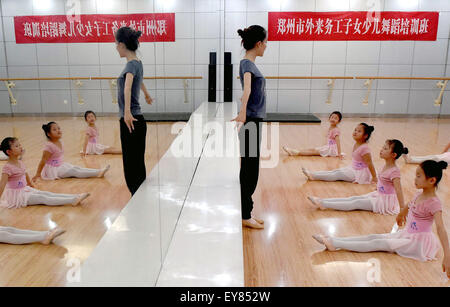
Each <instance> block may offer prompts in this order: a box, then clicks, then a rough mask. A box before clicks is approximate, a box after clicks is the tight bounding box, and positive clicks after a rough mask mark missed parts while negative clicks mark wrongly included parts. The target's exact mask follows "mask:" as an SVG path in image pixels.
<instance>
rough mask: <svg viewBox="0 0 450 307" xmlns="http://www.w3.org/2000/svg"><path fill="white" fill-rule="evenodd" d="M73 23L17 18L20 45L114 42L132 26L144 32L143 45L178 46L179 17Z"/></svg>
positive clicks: (87, 18)
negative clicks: (159, 43) (117, 32)
mask: <svg viewBox="0 0 450 307" xmlns="http://www.w3.org/2000/svg"><path fill="white" fill-rule="evenodd" d="M78 17H79V19H78V21H69V19H68V18H67V16H66V15H49V16H16V17H14V29H15V33H16V43H17V44H35V43H106V42H114V41H115V38H114V33H115V32H116V31H117V29H119V28H121V27H123V26H128V27H131V28H134V29H135V30H138V31H141V32H142V36H141V37H140V38H139V41H140V42H174V41H175V14H174V13H152V14H123V15H105V14H102V15H99V14H92V15H80V16H78Z"/></svg>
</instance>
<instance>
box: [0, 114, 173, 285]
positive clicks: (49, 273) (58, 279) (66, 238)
mask: <svg viewBox="0 0 450 307" xmlns="http://www.w3.org/2000/svg"><path fill="white" fill-rule="evenodd" d="M47 121H56V122H57V123H58V124H59V125H60V126H61V128H62V131H63V139H62V141H63V144H64V150H65V161H66V162H70V163H72V164H75V165H80V166H85V167H93V168H98V167H103V166H105V165H106V164H110V165H111V170H110V171H109V172H108V173H107V175H106V177H105V179H64V180H59V181H52V182H48V181H41V183H40V184H38V188H39V189H42V190H47V191H52V192H61V193H81V192H86V191H88V192H91V194H92V196H91V197H90V198H88V199H87V200H86V201H85V202H84V203H83V205H81V206H79V207H71V206H62V207H47V206H30V207H26V208H21V209H4V208H0V225H1V226H13V227H18V228H24V229H33V230H48V229H49V225H52V224H53V223H56V224H57V225H58V226H60V227H62V228H64V229H66V230H67V233H66V234H64V235H63V236H61V237H60V238H58V239H57V240H56V243H57V244H55V245H50V246H42V245H40V244H33V245H7V244H0V286H60V285H64V284H65V282H66V274H67V271H68V270H69V267H68V266H67V261H68V260H69V259H71V258H78V259H79V260H80V261H81V262H82V261H84V260H85V259H86V258H87V257H88V256H89V255H90V253H91V252H92V250H93V249H94V247H95V246H96V245H97V243H98V241H99V240H100V239H101V237H102V236H103V234H104V233H105V232H106V230H107V229H108V226H109V225H110V224H111V223H113V222H114V220H115V219H116V217H117V216H118V214H119V213H120V211H121V210H122V208H123V207H124V206H125V205H126V203H127V202H128V200H129V198H130V193H129V192H128V189H127V187H126V185H125V180H124V177H123V167H122V156H121V155H104V156H89V157H87V158H86V159H82V158H81V157H80V155H79V151H80V149H81V143H82V137H83V135H82V131H83V129H85V128H86V124H85V122H84V119H83V118H78V117H61V118H55V117H51V118H43V117H36V118H32V117H29V118H28V117H27V118H25V117H16V118H1V120H0V131H1V135H0V138H2V139H3V138H4V137H6V136H15V137H18V138H19V139H20V141H21V143H22V145H23V146H24V148H25V150H26V153H25V155H24V162H25V164H26V166H27V170H28V173H29V175H30V177H33V176H34V174H35V171H36V168H37V165H38V163H39V160H40V158H41V155H42V147H43V144H44V143H45V141H46V139H45V136H44V133H43V131H42V129H41V126H42V124H43V123H46V122H47ZM147 126H148V132H147V151H146V167H147V173H149V172H150V171H151V169H152V168H153V167H154V166H155V164H156V163H157V162H158V160H159V157H161V156H162V155H163V154H164V152H165V151H166V150H167V149H168V147H169V145H170V144H171V142H172V140H173V139H174V138H175V135H173V134H171V133H170V128H171V123H158V124H156V123H151V124H150V123H148V124H147ZM97 127H98V128H99V132H100V142H101V143H102V144H105V145H110V146H115V147H118V148H120V136H119V121H118V119H117V118H115V117H104V118H98V120H97ZM4 164H5V162H0V168H1V167H3V165H4Z"/></svg>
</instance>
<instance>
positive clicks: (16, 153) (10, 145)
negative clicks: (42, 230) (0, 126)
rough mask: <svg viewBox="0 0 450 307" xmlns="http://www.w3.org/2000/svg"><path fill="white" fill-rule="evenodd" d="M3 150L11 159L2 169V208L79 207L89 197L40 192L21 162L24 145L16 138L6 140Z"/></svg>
mask: <svg viewBox="0 0 450 307" xmlns="http://www.w3.org/2000/svg"><path fill="white" fill-rule="evenodd" d="M0 146H1V150H2V151H3V152H4V153H5V154H6V155H7V156H8V157H9V160H8V163H6V164H5V166H4V167H3V169H2V174H1V180H0V207H7V208H10V209H11V208H22V207H26V206H29V205H47V206H61V205H67V204H71V205H74V206H76V205H78V204H80V202H82V201H83V200H84V199H86V198H87V197H88V196H89V193H84V194H56V193H52V192H45V191H39V190H36V189H34V185H33V183H32V182H31V180H30V177H29V176H28V174H27V172H26V170H25V165H24V163H23V162H22V161H20V160H19V157H20V156H21V155H22V153H23V149H22V145H21V144H20V143H19V140H18V139H16V138H10V137H9V138H5V139H4V140H3V141H2V143H1V145H0Z"/></svg>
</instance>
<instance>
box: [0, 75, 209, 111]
mask: <svg viewBox="0 0 450 307" xmlns="http://www.w3.org/2000/svg"><path fill="white" fill-rule="evenodd" d="M143 79H144V80H183V87H184V96H185V99H184V102H185V103H188V101H187V96H188V95H187V87H188V83H187V80H201V79H203V77H201V76H164V77H163V76H154V77H144V78H143ZM64 80H67V81H74V82H75V91H76V93H77V98H78V104H79V105H83V104H84V103H85V100H84V99H83V98H82V97H81V93H80V89H81V87H82V86H83V85H84V83H83V82H81V80H89V81H93V80H107V81H108V83H109V89H110V92H111V97H112V103H113V104H117V97H116V95H115V88H116V87H117V77H47V78H1V79H0V81H3V82H4V84H5V87H6V88H7V90H8V93H9V98H10V103H11V105H17V99H16V98H15V97H14V94H13V92H12V90H11V88H14V87H15V86H16V84H15V83H14V82H13V81H64Z"/></svg>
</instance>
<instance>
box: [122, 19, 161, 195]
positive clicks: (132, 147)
mask: <svg viewBox="0 0 450 307" xmlns="http://www.w3.org/2000/svg"><path fill="white" fill-rule="evenodd" d="M115 36H116V49H117V52H118V53H119V55H120V57H121V58H126V59H127V64H126V66H125V68H124V70H123V71H122V73H121V74H120V76H119V78H118V79H117V101H118V104H119V112H120V141H121V143H122V153H123V154H122V160H123V171H124V174H125V181H126V183H127V186H128V190H130V192H131V195H134V193H136V191H137V190H138V189H139V186H140V185H141V184H142V182H144V180H145V178H146V174H147V173H146V169H145V138H146V135H147V123H146V122H145V119H144V116H143V115H142V112H141V106H140V104H139V94H140V90H142V91H143V92H144V95H145V100H146V101H147V103H148V104H152V102H153V101H152V98H151V97H150V94H149V93H148V91H147V88H146V87H145V85H144V82H143V75H144V69H143V66H142V62H141V60H139V59H138V58H137V56H136V50H137V49H138V47H139V37H140V36H141V31H135V30H133V29H131V28H130V27H122V28H120V29H118V30H117V32H116V35H115Z"/></svg>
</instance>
